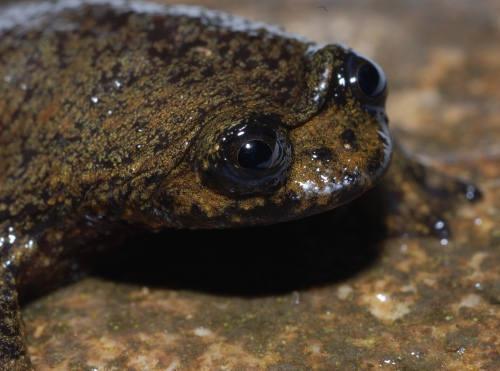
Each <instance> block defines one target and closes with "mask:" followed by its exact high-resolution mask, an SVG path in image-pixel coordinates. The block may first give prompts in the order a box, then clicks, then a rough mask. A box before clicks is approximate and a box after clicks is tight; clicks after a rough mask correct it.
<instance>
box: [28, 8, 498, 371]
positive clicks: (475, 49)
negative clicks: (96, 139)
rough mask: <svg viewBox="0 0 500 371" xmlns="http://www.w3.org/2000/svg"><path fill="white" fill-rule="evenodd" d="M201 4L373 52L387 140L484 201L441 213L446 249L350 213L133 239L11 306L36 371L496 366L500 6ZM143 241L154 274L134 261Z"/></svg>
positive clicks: (143, 262) (366, 215) (144, 262)
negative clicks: (338, 218)
mask: <svg viewBox="0 0 500 371" xmlns="http://www.w3.org/2000/svg"><path fill="white" fill-rule="evenodd" d="M202 4H203V5H208V6H211V7H216V8H221V9H224V10H229V11H231V12H234V13H237V14H241V15H244V16H248V17H250V18H252V19H258V20H264V21H267V22H270V23H278V24H282V25H284V26H285V28H286V29H287V30H289V31H292V32H295V33H299V34H304V35H306V36H308V37H309V38H311V39H314V40H319V41H325V42H326V41H340V42H345V43H346V44H348V45H350V46H352V47H353V48H354V49H357V50H359V51H360V52H364V53H365V54H367V55H369V56H372V57H374V58H375V59H376V60H377V61H378V62H379V63H380V64H381V65H382V66H384V69H385V70H386V72H387V74H388V76H389V81H390V83H391V93H390V98H389V102H388V115H389V117H390V118H391V120H392V121H391V126H392V129H393V130H394V131H395V132H396V133H397V135H398V136H399V138H400V139H401V140H403V142H404V143H405V145H406V146H408V147H409V148H411V149H412V150H413V151H414V152H415V153H417V154H419V155H421V156H422V157H423V158H424V159H425V160H427V161H429V162H430V163H431V164H432V165H434V166H436V167H438V168H440V169H443V171H446V172H449V173H450V174H455V175H459V176H464V177H467V178H472V179H475V181H476V182H477V183H478V184H479V185H480V187H481V188H482V190H483V192H484V200H483V201H482V202H480V203H477V204H475V205H473V206H470V205H469V206H464V207H461V208H460V209H458V210H457V211H456V212H455V213H454V214H453V218H452V220H450V222H451V228H452V231H453V233H454V234H453V238H452V239H451V240H450V241H448V243H447V244H446V243H445V241H439V240H435V239H431V238H425V239H423V238H415V237H410V236H402V237H397V238H385V239H383V240H380V238H379V236H378V235H377V233H376V231H377V228H374V227H375V226H377V225H378V223H380V220H379V219H377V218H376V215H375V216H374V215H373V214H370V213H363V214H356V215H355V216H351V217H347V218H346V219H349V220H351V221H352V220H354V221H356V223H350V224H349V227H346V228H338V227H337V228H335V226H334V225H330V224H328V223H330V222H328V221H325V219H322V218H321V217H318V218H314V219H312V220H310V221H309V222H308V223H306V222H303V223H300V222H298V223H297V222H296V223H293V224H289V225H282V226H278V227H273V228H271V229H258V230H254V231H250V232H249V231H244V230H243V231H232V232H213V233H210V232H197V233H194V232H176V233H172V232H168V233H170V234H169V235H168V238H165V235H158V236H154V237H151V236H147V237H144V240H137V241H133V242H131V244H130V245H131V246H129V247H128V248H126V251H124V253H123V254H115V255H111V256H110V257H108V258H106V259H103V263H102V264H101V265H100V267H99V268H98V269H97V272H96V273H95V275H94V276H92V277H90V278H86V279H83V280H81V281H79V282H77V283H74V284H71V285H68V286H66V287H64V288H62V289H59V290H57V291H53V292H52V293H50V294H48V295H46V296H44V297H41V298H39V299H37V300H33V301H31V302H30V303H28V304H26V305H25V309H24V311H23V315H24V320H25V322H26V326H27V333H28V336H29V343H30V352H31V355H32V359H33V362H34V363H35V365H36V366H37V367H38V368H39V369H49V368H53V369H60V370H66V369H75V370H80V369H81V370H88V369H92V367H95V368H96V369H99V370H114V369H116V370H122V369H135V370H147V369H162V370H165V369H169V370H174V369H195V370H200V369H204V370H212V369H215V370H217V369H243V370H247V369H256V370H260V369H271V370H305V369H319V370H332V369H339V370H349V369H369V368H375V369H388V370H391V369H404V370H430V369H444V370H459V369H460V370H462V369H470V370H498V369H500V354H499V346H500V338H499V335H498V334H499V333H500V331H499V330H500V318H499V317H500V315H499V306H498V305H499V303H500V280H499V277H498V266H499V263H500V252H499V247H500V145H499V143H500V105H499V104H498V102H499V101H500V88H499V87H500V75H499V74H498V66H499V65H500V51H499V49H498V45H499V43H500V9H499V6H498V4H496V3H495V1H481V2H474V3H471V2H468V1H440V2H436V1H430V0H427V1H420V2H413V1H393V0H385V1H376V2H375V1H368V2H366V1H356V2H352V1H338V2H328V1H322V2H305V1H291V0H289V1H285V0H279V1H273V2H259V3H255V2H251V1H240V2H229V1H227V2H216V1H205V2H203V3H202ZM360 215H362V217H361V216H360ZM328 220H331V219H328ZM344 223H347V222H346V221H345V220H344V221H343V223H341V224H340V225H342V226H343V225H344ZM374 231H375V232H374ZM350 236H353V237H352V238H351V237H350ZM162 237H163V238H162ZM173 240H175V241H176V242H175V243H173V242H172V241H173ZM166 241H168V246H165V245H166V244H167V242H166ZM134 243H135V245H134ZM146 245H148V248H150V249H151V250H154V251H157V255H156V258H155V259H154V262H153V261H151V259H150V258H149V259H146V258H142V260H141V254H140V253H137V249H135V251H134V248H133V247H134V246H141V249H142V248H143V246H146ZM144 255H147V256H151V254H150V252H148V253H144Z"/></svg>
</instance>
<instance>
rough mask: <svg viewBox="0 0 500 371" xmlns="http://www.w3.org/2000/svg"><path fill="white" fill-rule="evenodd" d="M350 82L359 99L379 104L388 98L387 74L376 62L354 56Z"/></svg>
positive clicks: (350, 69)
mask: <svg viewBox="0 0 500 371" xmlns="http://www.w3.org/2000/svg"><path fill="white" fill-rule="evenodd" d="M349 76H350V77H349V82H350V84H351V86H352V87H353V91H354V92H355V94H356V95H358V98H360V99H362V100H364V101H366V100H368V102H369V103H377V100H381V99H382V100H383V99H385V96H386V90H387V80H386V77H385V73H384V71H383V70H382V68H380V67H379V66H378V65H377V64H376V63H375V62H372V61H370V60H369V59H367V58H363V57H361V56H358V55H353V56H352V57H351V60H350V63H349Z"/></svg>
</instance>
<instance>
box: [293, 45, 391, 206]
mask: <svg viewBox="0 0 500 371" xmlns="http://www.w3.org/2000/svg"><path fill="white" fill-rule="evenodd" d="M329 48H330V49H329ZM319 52H320V53H327V52H331V53H334V55H335V57H336V58H337V62H338V61H339V60H340V61H341V63H336V66H337V67H336V69H335V71H334V72H333V74H332V76H333V81H331V86H330V93H329V96H330V98H329V100H327V101H326V102H325V104H324V107H323V109H322V110H321V111H320V112H319V113H318V114H317V115H315V116H314V117H312V118H311V119H310V120H309V121H308V122H306V123H305V124H304V125H302V126H301V127H298V128H295V129H294V130H292V131H291V133H290V134H291V135H290V137H291V141H292V143H293V147H294V149H295V152H294V162H293V166H292V169H291V172H290V178H289V181H288V183H287V189H288V190H289V191H290V192H292V193H293V194H294V198H295V199H299V200H306V201H305V202H304V205H305V206H304V207H307V208H312V209H314V208H317V209H318V210H324V209H331V208H335V207H337V206H340V205H341V204H344V203H346V202H349V201H350V200H352V199H354V198H356V197H358V196H359V195H361V194H362V193H364V192H365V191H367V190H368V189H370V188H372V187H373V186H374V185H375V184H376V183H377V182H378V181H379V179H380V178H381V177H382V175H383V174H384V173H385V171H386V170H387V168H388V166H389V162H390V157H391V153H392V139H391V136H390V134H389V129H388V120H387V116H386V114H385V107H384V106H385V101H386V98H387V81H386V77H385V73H384V71H383V70H382V68H380V67H379V66H378V65H377V64H376V63H375V62H372V61H371V60H369V59H367V58H365V57H362V56H360V55H359V54H356V53H354V52H353V51H351V50H347V49H343V48H340V49H339V47H336V48H335V49H333V47H325V49H324V50H320V51H319ZM307 200H309V202H307Z"/></svg>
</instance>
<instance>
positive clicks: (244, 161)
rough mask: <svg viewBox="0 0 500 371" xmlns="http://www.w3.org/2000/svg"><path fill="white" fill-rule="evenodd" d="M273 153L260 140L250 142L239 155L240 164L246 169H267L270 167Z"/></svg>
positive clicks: (242, 148) (241, 149)
mask: <svg viewBox="0 0 500 371" xmlns="http://www.w3.org/2000/svg"><path fill="white" fill-rule="evenodd" d="M272 156H273V151H272V150H271V148H270V147H269V146H268V145H267V144H266V143H264V142H262V141H260V140H250V141H248V142H246V143H245V144H243V145H242V146H241V148H240V151H239V153H238V162H239V164H240V166H241V167H244V168H246V169H267V168H269V167H270V165H271V164H270V160H271V158H272Z"/></svg>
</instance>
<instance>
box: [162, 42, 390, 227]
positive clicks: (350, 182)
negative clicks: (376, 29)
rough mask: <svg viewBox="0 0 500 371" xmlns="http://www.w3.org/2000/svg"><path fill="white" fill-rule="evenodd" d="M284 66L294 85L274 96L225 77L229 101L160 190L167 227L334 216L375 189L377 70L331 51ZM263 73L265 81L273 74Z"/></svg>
mask: <svg viewBox="0 0 500 371" xmlns="http://www.w3.org/2000/svg"><path fill="white" fill-rule="evenodd" d="M290 63H293V65H286V64H285V65H284V66H283V68H287V69H291V70H292V73H293V76H292V77H290V76H289V77H288V79H289V80H290V79H293V80H291V81H288V82H285V83H283V84H281V85H279V84H278V83H277V82H273V84H272V89H266V88H262V85H264V86H265V85H266V83H267V82H266V81H264V80H263V79H262V78H261V79H255V76H254V75H253V76H250V74H249V75H248V76H246V75H245V72H244V70H242V71H240V72H239V75H237V76H232V78H233V81H235V80H238V81H240V83H239V85H237V89H239V93H240V95H239V99H238V101H237V103H234V105H225V106H223V107H222V108H221V107H220V106H219V107H218V110H217V114H214V115H213V117H210V118H208V119H207V122H206V123H205V125H204V127H203V129H201V130H200V132H199V133H198V135H197V137H196V138H195V139H194V140H193V143H192V146H191V151H190V153H189V154H188V155H186V156H185V158H184V159H183V163H182V164H181V165H180V166H178V168H177V169H176V171H174V172H173V173H172V175H171V177H170V181H169V184H168V185H167V188H168V189H169V190H170V191H168V190H167V191H165V189H164V190H163V193H162V194H166V195H168V197H167V198H168V200H167V202H166V203H168V205H169V209H168V210H165V214H168V218H169V219H171V220H174V222H175V223H178V224H179V225H182V226H195V227H226V226H238V225H255V224H268V223H275V222H279V221H284V220H290V219H295V218H300V217H304V216H307V215H311V214H315V213H319V212H323V211H326V210H331V209H334V208H336V207H338V206H341V205H343V204H346V203H348V202H350V201H352V200H353V199H355V198H357V197H358V196H360V195H361V194H363V193H364V192H365V191H367V190H369V189H370V188H372V187H373V186H374V185H375V184H376V183H377V182H378V180H379V179H380V178H381V176H382V175H383V174H384V172H385V170H386V169H387V167H388V166H389V162H390V156H391V150H392V143H391V137H390V135H389V132H388V127H387V125H388V122H387V118H386V115H385V111H384V104H385V99H386V95H387V87H386V79H385V76H384V73H383V71H382V69H381V68H380V67H378V66H377V65H376V64H375V63H374V62H371V61H370V60H368V59H367V58H364V57H362V56H360V55H358V54H356V53H354V52H353V51H351V50H348V49H345V48H344V47H341V46H337V45H329V46H326V47H324V48H318V49H316V50H313V51H311V50H310V48H309V49H307V50H305V53H304V54H303V55H302V58H300V59H299V60H295V61H292V62H290ZM299 63H300V66H298V65H299ZM265 68H266V69H267V71H266V73H268V78H269V79H272V78H273V77H272V73H273V69H274V70H277V69H279V68H280V67H279V66H276V65H274V66H268V65H265ZM274 73H275V74H279V71H278V72H274ZM264 76H265V74H264ZM252 78H253V80H252ZM281 78H286V77H281ZM259 84H260V85H259ZM286 84H289V85H290V87H291V88H290V89H289V91H288V93H287V91H286ZM297 86H299V87H301V89H299V90H298V91H290V90H292V89H296V87H297ZM234 89H235V88H233V91H234ZM278 89H281V90H279V91H278ZM283 97H285V98H283ZM162 203H163V204H165V201H164V200H162Z"/></svg>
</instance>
